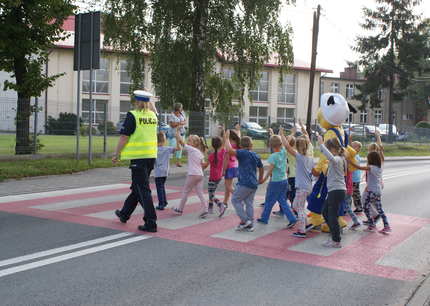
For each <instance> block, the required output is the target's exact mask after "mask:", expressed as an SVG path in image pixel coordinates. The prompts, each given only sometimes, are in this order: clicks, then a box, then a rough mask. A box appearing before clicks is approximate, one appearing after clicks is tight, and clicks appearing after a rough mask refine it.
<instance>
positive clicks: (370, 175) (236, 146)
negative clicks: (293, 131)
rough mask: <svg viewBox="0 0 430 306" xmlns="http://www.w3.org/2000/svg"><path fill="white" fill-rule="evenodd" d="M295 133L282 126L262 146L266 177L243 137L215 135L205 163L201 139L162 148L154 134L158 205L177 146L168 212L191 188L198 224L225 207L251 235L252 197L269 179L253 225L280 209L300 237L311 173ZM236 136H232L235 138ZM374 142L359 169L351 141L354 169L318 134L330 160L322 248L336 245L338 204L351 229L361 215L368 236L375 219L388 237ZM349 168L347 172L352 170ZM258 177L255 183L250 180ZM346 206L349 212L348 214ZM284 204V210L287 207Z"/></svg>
mask: <svg viewBox="0 0 430 306" xmlns="http://www.w3.org/2000/svg"><path fill="white" fill-rule="evenodd" d="M301 127H302V133H303V135H302V136H299V137H297V138H296V137H294V136H286V135H285V133H284V130H283V129H282V128H281V129H280V131H279V134H278V135H271V136H270V139H269V145H270V148H271V152H272V154H271V155H270V156H269V158H268V160H267V161H268V169H267V171H266V172H265V171H264V168H263V163H262V161H261V159H260V157H259V156H258V155H257V154H256V153H255V152H253V151H252V149H253V141H252V139H251V138H250V137H248V136H244V137H240V134H239V133H240V132H238V131H235V130H227V131H225V132H223V133H222V135H221V136H216V137H213V138H212V140H211V145H212V153H210V154H209V156H208V158H207V161H205V154H206V151H207V149H208V148H207V146H206V144H205V141H204V139H203V138H200V137H198V136H196V135H190V136H189V137H188V139H187V143H184V141H183V140H182V138H181V137H180V135H179V133H177V135H176V139H177V146H176V147H175V148H173V147H165V143H166V138H165V136H164V134H163V133H159V134H158V156H157V161H156V166H155V183H156V187H157V194H158V201H159V205H158V206H157V207H156V208H157V209H159V210H163V209H164V208H165V207H166V206H167V205H168V202H167V197H166V192H165V188H164V184H165V182H166V178H167V176H168V169H169V158H170V155H171V154H172V153H173V152H175V151H176V150H180V149H181V147H183V149H185V151H187V155H188V167H187V178H186V181H185V184H184V187H183V191H182V198H181V201H180V203H179V205H178V206H177V207H173V208H172V210H173V211H174V212H175V213H177V214H182V213H183V210H184V206H185V204H186V202H187V199H188V196H189V194H190V193H191V192H192V191H193V190H194V191H195V192H196V193H197V196H198V197H199V199H200V203H201V212H200V214H199V217H200V218H206V217H207V216H208V214H209V213H213V212H214V211H213V209H214V206H217V208H218V216H219V217H222V216H223V215H224V213H225V211H226V209H227V205H228V202H229V200H230V198H231V203H232V205H233V207H234V209H235V211H236V214H237V216H238V217H239V219H240V223H239V225H238V226H237V230H238V231H253V230H254V197H255V194H256V191H257V188H258V185H259V184H263V183H264V182H266V181H267V180H270V181H269V183H268V186H267V190H266V196H265V201H264V209H263V211H262V214H261V216H260V218H257V220H256V221H257V222H259V223H262V224H267V223H268V222H269V218H270V215H271V212H272V208H273V206H274V205H275V204H276V203H277V202H278V203H279V205H280V210H279V212H274V213H275V214H277V215H281V216H285V218H286V219H287V220H288V223H287V228H293V227H295V228H296V231H295V232H294V233H293V236H295V237H299V238H305V237H306V230H307V227H306V201H307V197H308V195H309V194H310V193H311V191H312V185H313V175H312V169H313V168H314V159H313V147H312V144H311V141H310V138H309V135H308V134H307V133H306V129H305V128H304V127H303V125H301ZM238 134H239V135H238ZM377 136H378V141H377V143H374V144H371V145H369V148H368V151H369V154H368V156H367V166H365V167H362V166H360V159H359V154H358V152H360V150H361V144H360V143H359V142H352V144H351V146H352V147H353V148H354V150H355V151H356V152H357V157H356V163H352V164H348V162H347V160H346V158H345V153H344V150H343V148H342V146H341V145H340V142H339V141H338V140H337V139H330V140H328V141H326V142H324V141H323V139H322V137H321V136H319V138H318V142H319V144H320V149H321V152H322V153H323V154H324V155H325V156H326V157H327V159H328V161H329V165H328V171H327V174H326V175H327V188H328V196H327V199H326V202H325V203H324V208H323V216H324V219H325V221H326V223H327V225H328V226H329V228H330V232H331V240H329V241H328V242H327V243H325V246H329V247H341V244H340V240H341V238H340V232H341V229H340V226H339V223H338V215H339V208H340V206H341V203H342V202H343V201H345V204H346V205H345V210H346V213H348V215H349V216H350V217H351V219H352V221H353V224H352V226H351V229H354V230H355V229H357V228H358V227H359V226H361V223H360V219H359V218H358V217H357V215H356V213H360V212H362V211H363V205H362V203H364V213H365V215H366V217H367V219H368V220H367V221H365V222H366V223H367V225H368V227H367V230H368V231H375V229H376V227H375V224H376V222H377V220H378V219H379V218H382V220H383V222H384V228H383V229H382V231H381V232H382V233H388V232H390V231H391V229H390V226H389V224H388V220H387V217H386V216H385V214H384V211H383V209H382V206H381V191H382V164H383V160H384V157H383V148H382V144H381V142H380V138H379V135H377ZM207 167H209V181H208V193H209V202H207V201H206V198H205V196H204V192H203V189H204V187H203V182H204V170H205V169H206V168H207ZM353 170H354V171H353ZM360 170H365V171H366V175H365V177H366V183H367V187H366V188H365V190H364V192H363V196H362V197H360V183H361V174H360V172H359V171H360ZM257 173H258V177H257ZM223 178H224V182H225V193H224V199H223V201H220V200H219V199H218V198H217V197H216V196H215V192H216V190H217V187H218V186H219V184H220V182H221V180H222V179H223ZM235 178H237V185H236V186H235V188H234V187H233V180H234V179H235ZM352 200H354V205H355V207H356V209H355V210H354V211H352V208H351V206H352ZM288 201H289V202H290V204H291V206H290V204H289V203H288Z"/></svg>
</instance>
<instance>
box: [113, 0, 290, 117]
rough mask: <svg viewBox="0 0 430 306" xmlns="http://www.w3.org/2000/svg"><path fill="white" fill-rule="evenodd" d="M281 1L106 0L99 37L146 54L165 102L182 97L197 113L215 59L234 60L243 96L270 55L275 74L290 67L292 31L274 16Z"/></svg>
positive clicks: (204, 94)
mask: <svg viewBox="0 0 430 306" xmlns="http://www.w3.org/2000/svg"><path fill="white" fill-rule="evenodd" d="M284 2H289V1H284ZM281 5H282V1H280V0H272V1H259V0H176V1H170V0H152V1H141V0H107V4H106V14H107V15H106V18H105V34H106V36H105V38H106V42H107V43H109V44H111V45H112V46H114V47H115V46H116V47H117V48H118V49H120V50H123V51H126V52H127V53H128V54H136V53H138V52H140V53H142V52H144V51H148V52H150V54H151V69H152V82H153V84H154V86H155V91H156V93H157V95H158V96H159V97H160V102H161V104H162V106H163V107H166V108H167V107H169V106H171V105H172V104H173V103H175V102H181V103H182V104H183V105H184V107H185V109H186V110H190V111H203V109H204V104H205V103H204V102H205V98H207V97H208V96H207V94H206V93H205V91H206V88H207V87H208V85H207V83H208V80H209V79H210V78H209V77H210V76H211V75H213V74H214V73H216V71H215V63H216V57H218V58H219V59H221V60H222V61H224V62H229V63H231V64H232V65H234V67H235V75H236V78H237V80H238V83H239V84H240V88H241V89H242V96H241V98H242V97H243V92H244V88H245V86H253V85H254V84H255V82H256V81H257V80H258V78H259V75H260V74H259V71H260V70H261V68H262V66H263V64H264V63H265V62H267V61H268V60H269V59H270V58H272V56H273V54H276V56H275V57H274V60H275V61H276V62H277V63H278V64H279V65H280V69H281V73H282V72H283V71H286V70H287V69H288V68H289V67H290V65H291V64H292V62H293V51H292V46H291V42H290V33H291V29H290V28H289V27H283V26H282V25H281V24H280V22H279V11H280V7H281ZM138 7H140V8H141V9H137V8H138ZM130 33H132V34H130ZM133 41H138V42H139V43H140V45H138V46H136V45H134V44H133ZM132 65H133V64H132Z"/></svg>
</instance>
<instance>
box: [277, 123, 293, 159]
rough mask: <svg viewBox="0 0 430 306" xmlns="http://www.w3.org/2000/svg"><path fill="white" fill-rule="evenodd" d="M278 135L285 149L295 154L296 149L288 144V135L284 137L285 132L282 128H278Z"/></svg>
mask: <svg viewBox="0 0 430 306" xmlns="http://www.w3.org/2000/svg"><path fill="white" fill-rule="evenodd" d="M279 136H281V140H282V144H283V145H284V147H285V149H287V152H288V153H290V154H291V155H293V156H296V154H297V151H296V150H295V149H294V148H293V147H292V146H290V137H289V136H288V138H287V137H285V132H284V129H283V128H280V129H279Z"/></svg>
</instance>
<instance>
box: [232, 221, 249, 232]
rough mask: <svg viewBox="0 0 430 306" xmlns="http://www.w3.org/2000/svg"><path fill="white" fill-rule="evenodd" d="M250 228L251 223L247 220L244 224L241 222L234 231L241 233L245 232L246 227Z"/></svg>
mask: <svg viewBox="0 0 430 306" xmlns="http://www.w3.org/2000/svg"><path fill="white" fill-rule="evenodd" d="M249 226H252V221H250V220H247V221H246V222H243V223H242V222H241V223H239V225H238V226H237V227H236V231H243V230H245V229H246V228H247V227H249Z"/></svg>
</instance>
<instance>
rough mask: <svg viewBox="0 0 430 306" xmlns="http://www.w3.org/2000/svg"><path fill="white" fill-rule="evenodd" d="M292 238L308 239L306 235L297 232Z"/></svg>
mask: <svg viewBox="0 0 430 306" xmlns="http://www.w3.org/2000/svg"><path fill="white" fill-rule="evenodd" d="M292 236H294V237H297V238H306V233H300V232H295V233H293V234H292Z"/></svg>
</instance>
